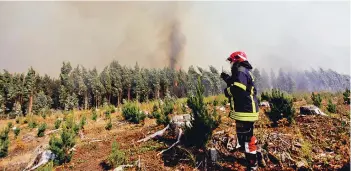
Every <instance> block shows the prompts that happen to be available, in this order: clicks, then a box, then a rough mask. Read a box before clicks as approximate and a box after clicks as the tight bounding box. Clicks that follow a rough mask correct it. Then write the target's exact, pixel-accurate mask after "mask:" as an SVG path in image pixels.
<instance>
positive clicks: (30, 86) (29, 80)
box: [24, 67, 36, 114]
mask: <svg viewBox="0 0 351 171" xmlns="http://www.w3.org/2000/svg"><path fill="white" fill-rule="evenodd" d="M35 83H36V72H35V71H34V69H33V68H32V67H30V68H29V70H28V72H27V75H26V77H25V84H24V92H25V95H26V97H27V100H28V102H29V104H28V111H27V114H31V112H32V106H33V97H34V93H35V88H36V85H35Z"/></svg>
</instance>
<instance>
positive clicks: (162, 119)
mask: <svg viewBox="0 0 351 171" xmlns="http://www.w3.org/2000/svg"><path fill="white" fill-rule="evenodd" d="M155 118H156V123H157V124H158V125H161V124H163V125H168V124H169V123H170V119H169V117H168V115H165V114H161V113H158V114H157V115H156V117H155Z"/></svg>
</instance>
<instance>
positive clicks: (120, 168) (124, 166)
mask: <svg viewBox="0 0 351 171" xmlns="http://www.w3.org/2000/svg"><path fill="white" fill-rule="evenodd" d="M126 167H134V165H130V164H129V165H120V166H118V167H116V168H115V169H114V170H113V171H123V169H124V168H126Z"/></svg>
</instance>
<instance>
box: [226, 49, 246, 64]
mask: <svg viewBox="0 0 351 171" xmlns="http://www.w3.org/2000/svg"><path fill="white" fill-rule="evenodd" d="M227 60H228V61H229V62H230V63H235V62H244V61H247V56H246V53H245V52H243V51H236V52H233V53H232V54H231V55H230V56H229V57H228V58H227Z"/></svg>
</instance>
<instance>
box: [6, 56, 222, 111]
mask: <svg viewBox="0 0 351 171" xmlns="http://www.w3.org/2000/svg"><path fill="white" fill-rule="evenodd" d="M199 75H202V80H201V81H202V82H203V84H204V85H205V87H206V92H205V95H207V96H208V95H217V94H219V93H221V91H222V85H223V82H222V81H221V79H220V78H219V75H220V73H219V72H218V71H217V69H216V68H214V67H213V66H210V67H209V69H208V70H207V69H202V68H200V67H197V68H195V67H193V66H192V67H189V69H188V71H183V70H174V69H171V68H168V67H165V68H163V69H146V68H140V67H139V65H138V64H137V63H136V65H135V66H134V67H127V66H122V65H120V64H119V63H118V62H117V61H112V62H111V63H110V65H109V66H106V67H105V68H104V69H103V70H102V71H101V72H98V71H97V69H96V68H93V69H87V68H85V67H83V66H80V65H78V66H77V67H75V68H72V66H71V64H70V63H69V62H63V65H62V67H61V72H60V76H59V79H55V78H51V77H49V76H48V75H44V76H40V75H39V74H38V73H37V72H36V71H35V70H34V69H33V68H32V67H31V68H29V70H28V72H27V73H15V74H11V73H9V72H8V71H6V70H4V71H3V73H1V72H0V113H2V114H12V115H20V114H28V113H31V112H33V113H36V114H37V113H40V112H45V111H47V110H49V109H60V110H72V109H73V108H78V109H90V108H93V107H96V108H97V107H99V106H102V105H104V104H112V105H115V106H118V105H119V104H121V103H122V100H128V101H129V100H134V101H139V102H144V101H147V100H150V99H160V98H164V97H165V96H174V97H178V98H179V97H186V95H187V94H190V93H193V92H194V90H195V83H196V80H197V78H198V76H199Z"/></svg>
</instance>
